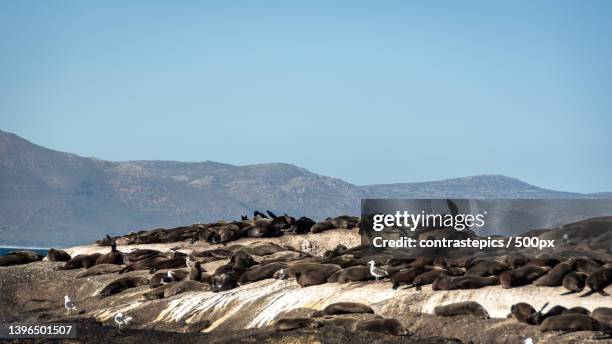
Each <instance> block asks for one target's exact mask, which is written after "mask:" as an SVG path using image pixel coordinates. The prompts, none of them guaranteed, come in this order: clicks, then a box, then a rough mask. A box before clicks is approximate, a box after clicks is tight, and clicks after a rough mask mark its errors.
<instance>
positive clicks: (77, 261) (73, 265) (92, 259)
mask: <svg viewBox="0 0 612 344" xmlns="http://www.w3.org/2000/svg"><path fill="white" fill-rule="evenodd" d="M101 255H102V254H101V253H93V254H79V255H78V256H76V257H72V259H70V260H69V261H67V262H66V264H64V266H62V267H59V268H58V270H72V269H80V268H85V269H89V268H90V267H92V266H94V265H96V260H97V259H98V258H99V257H100V256H101Z"/></svg>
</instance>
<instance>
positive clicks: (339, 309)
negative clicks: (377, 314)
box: [312, 302, 374, 318]
mask: <svg viewBox="0 0 612 344" xmlns="http://www.w3.org/2000/svg"><path fill="white" fill-rule="evenodd" d="M350 313H371V314H374V310H373V309H372V308H371V307H370V306H367V305H364V304H363V303H357V302H336V303H332V304H330V305H327V306H326V307H325V308H323V309H322V310H320V311H316V312H314V313H313V314H312V316H313V317H315V318H317V317H322V316H325V315H338V314H350Z"/></svg>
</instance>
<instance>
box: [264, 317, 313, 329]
mask: <svg viewBox="0 0 612 344" xmlns="http://www.w3.org/2000/svg"><path fill="white" fill-rule="evenodd" d="M319 326H321V323H319V322H318V321H317V320H315V319H311V318H293V319H279V320H278V321H277V322H276V324H274V331H290V330H295V329H298V328H304V327H319Z"/></svg>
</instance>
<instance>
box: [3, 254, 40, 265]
mask: <svg viewBox="0 0 612 344" xmlns="http://www.w3.org/2000/svg"><path fill="white" fill-rule="evenodd" d="M43 258H44V257H43V256H41V255H40V254H38V253H36V252H34V251H13V252H9V253H7V254H6V255H4V256H0V266H11V265H21V264H28V263H32V262H36V261H39V260H42V259H43Z"/></svg>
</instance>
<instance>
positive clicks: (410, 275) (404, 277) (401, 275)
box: [391, 267, 433, 289]
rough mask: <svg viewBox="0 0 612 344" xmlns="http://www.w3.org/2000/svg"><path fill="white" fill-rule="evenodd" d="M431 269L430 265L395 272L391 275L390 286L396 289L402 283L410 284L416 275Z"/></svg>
mask: <svg viewBox="0 0 612 344" xmlns="http://www.w3.org/2000/svg"><path fill="white" fill-rule="evenodd" d="M432 270H433V268H432V267H422V268H412V269H409V270H405V271H399V272H396V273H394V274H393V275H391V283H393V284H392V288H393V289H397V288H399V286H400V285H402V284H411V283H412V282H413V281H414V279H415V278H416V277H417V276H419V275H420V274H423V273H425V272H428V271H432Z"/></svg>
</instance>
